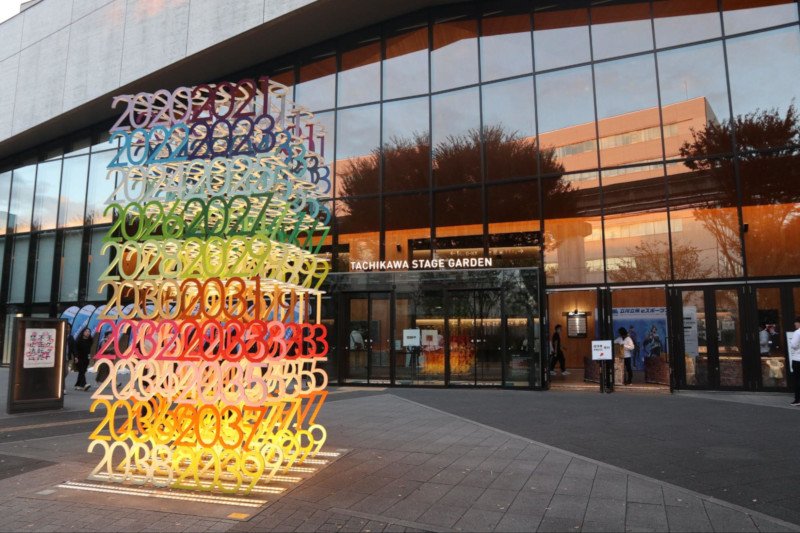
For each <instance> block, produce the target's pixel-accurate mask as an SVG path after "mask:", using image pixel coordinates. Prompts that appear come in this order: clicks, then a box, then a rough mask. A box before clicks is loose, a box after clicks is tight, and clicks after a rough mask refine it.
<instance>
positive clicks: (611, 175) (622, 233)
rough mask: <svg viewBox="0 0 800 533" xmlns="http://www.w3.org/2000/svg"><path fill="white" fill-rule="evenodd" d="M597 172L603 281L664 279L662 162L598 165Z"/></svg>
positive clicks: (666, 227)
mask: <svg viewBox="0 0 800 533" xmlns="http://www.w3.org/2000/svg"><path fill="white" fill-rule="evenodd" d="M601 177H602V179H603V202H604V219H603V223H604V226H603V235H604V238H605V250H606V269H607V273H608V280H609V281H614V282H627V281H664V280H669V279H670V278H671V273H670V254H669V224H668V223H667V210H666V194H665V190H664V167H663V165H662V164H661V163H657V164H654V165H646V166H641V167H627V168H620V169H613V170H604V171H603V172H602V173H601Z"/></svg>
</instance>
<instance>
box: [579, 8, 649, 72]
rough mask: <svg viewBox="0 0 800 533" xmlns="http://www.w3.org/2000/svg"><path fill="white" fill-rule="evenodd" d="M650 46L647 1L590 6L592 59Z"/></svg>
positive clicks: (626, 52)
mask: <svg viewBox="0 0 800 533" xmlns="http://www.w3.org/2000/svg"><path fill="white" fill-rule="evenodd" d="M652 48H653V34H652V29H651V26H650V3H649V2H637V3H633V4H631V3H625V4H617V5H606V6H595V7H592V50H593V52H594V58H595V59H605V58H608V57H615V56H621V55H625V54H633V53H636V52H643V51H645V50H650V49H652Z"/></svg>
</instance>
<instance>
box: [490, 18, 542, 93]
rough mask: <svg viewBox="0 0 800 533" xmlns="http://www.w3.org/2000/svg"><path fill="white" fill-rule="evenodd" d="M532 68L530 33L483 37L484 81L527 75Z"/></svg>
mask: <svg viewBox="0 0 800 533" xmlns="http://www.w3.org/2000/svg"><path fill="white" fill-rule="evenodd" d="M509 18H510V17H509ZM531 68H532V61H531V34H530V32H529V31H526V32H517V33H507V34H502V35H485V36H483V37H481V76H482V80H483V81H489V80H496V79H500V78H507V77H509V76H516V75H518V74H527V73H529V72H530V71H531Z"/></svg>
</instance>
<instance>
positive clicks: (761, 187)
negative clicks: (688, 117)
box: [676, 105, 800, 275]
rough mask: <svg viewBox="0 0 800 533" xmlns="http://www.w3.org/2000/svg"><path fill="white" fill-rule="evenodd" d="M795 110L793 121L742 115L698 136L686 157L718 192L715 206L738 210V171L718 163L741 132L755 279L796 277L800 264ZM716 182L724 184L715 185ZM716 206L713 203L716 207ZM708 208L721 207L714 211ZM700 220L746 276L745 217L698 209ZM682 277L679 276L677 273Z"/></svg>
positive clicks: (684, 150) (772, 113) (731, 265)
mask: <svg viewBox="0 0 800 533" xmlns="http://www.w3.org/2000/svg"><path fill="white" fill-rule="evenodd" d="M798 118H800V117H798V112H797V109H796V107H795V106H794V105H791V106H789V108H788V109H787V111H786V114H785V115H782V114H781V113H780V112H779V111H778V110H776V109H772V110H768V111H756V112H753V113H748V114H746V115H739V116H737V117H735V118H734V119H732V120H729V121H723V122H722V123H719V124H713V123H712V124H708V125H707V126H706V128H705V129H703V130H700V131H694V130H693V131H692V141H691V142H685V143H684V144H683V146H682V147H681V149H680V152H681V155H682V156H683V157H685V158H687V159H688V160H687V161H686V163H685V164H686V166H687V167H688V168H690V169H691V170H694V171H697V172H698V173H701V174H702V176H703V179H704V180H707V181H706V183H707V186H706V187H705V189H707V190H713V189H717V190H716V191H715V194H714V196H715V199H716V200H715V202H714V203H715V204H717V205H719V204H722V205H725V206H733V205H736V203H737V198H736V191H735V190H733V189H732V188H731V187H730V186H729V185H728V184H729V183H730V182H729V180H728V181H726V180H725V176H730V175H731V174H730V173H731V168H730V163H729V162H727V160H721V159H718V158H713V156H714V155H716V154H720V153H723V152H726V151H728V149H727V148H726V147H729V146H731V132H732V131H734V132H735V133H736V143H737V146H738V161H739V175H740V186H741V191H742V207H743V219H744V220H743V221H744V223H746V224H747V225H748V229H747V233H746V234H745V236H746V238H747V242H746V246H747V263H748V272H749V273H750V274H751V275H769V274H783V273H790V272H794V270H796V265H797V263H798V261H799V260H800V247H798V246H797V240H798V239H799V238H800V209H798V205H797V203H796V202H798V201H799V200H800V123H798ZM715 184H716V185H715ZM709 203H710V202H709ZM708 207H714V206H711V205H709V206H708ZM695 216H696V217H697V219H698V220H700V221H701V222H702V223H703V225H704V226H705V227H706V229H707V230H708V231H710V232H711V233H712V234H713V235H714V237H715V238H716V239H717V242H718V243H719V245H720V250H721V253H722V255H723V258H724V263H725V267H726V270H727V272H725V274H726V275H736V274H737V273H740V272H741V259H740V252H739V250H740V246H741V245H740V238H739V220H738V216H737V215H736V214H735V213H733V212H732V211H731V210H728V211H726V212H724V214H722V213H720V212H719V211H717V210H713V209H697V210H696V211H695ZM676 275H677V272H676Z"/></svg>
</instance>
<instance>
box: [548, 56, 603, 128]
mask: <svg viewBox="0 0 800 533" xmlns="http://www.w3.org/2000/svg"><path fill="white" fill-rule="evenodd" d="M536 95H537V98H536V101H537V103H538V105H539V131H540V132H548V131H554V130H558V129H561V128H566V127H568V126H575V125H577V124H584V123H586V122H592V121H594V102H593V101H592V100H593V97H592V71H591V68H590V67H578V68H575V69H570V70H562V71H559V72H551V73H549V74H540V75H539V76H537V77H536Z"/></svg>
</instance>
